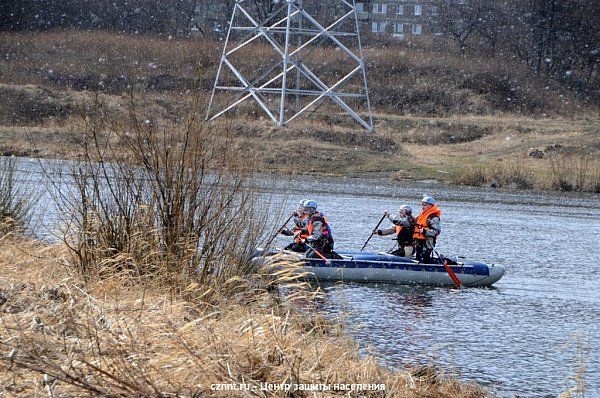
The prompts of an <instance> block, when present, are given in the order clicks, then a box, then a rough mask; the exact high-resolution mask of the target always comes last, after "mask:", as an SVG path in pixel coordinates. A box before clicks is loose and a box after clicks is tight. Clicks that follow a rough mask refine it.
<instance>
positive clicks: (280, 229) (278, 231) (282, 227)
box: [265, 213, 296, 252]
mask: <svg viewBox="0 0 600 398" xmlns="http://www.w3.org/2000/svg"><path fill="white" fill-rule="evenodd" d="M295 215H296V213H292V215H291V216H290V217H289V218H288V219H287V220H285V222H284V223H283V225H282V226H281V228H278V229H277V232H275V235H273V236H272V237H271V239H269V240H268V241H267V244H266V245H265V252H266V250H267V248H268V247H269V246H270V245H271V243H273V240H274V239H275V237H276V236H277V235H278V234H279V233H280V232H281V231H282V230H283V229H284V228H285V227H286V225H287V223H289V222H290V220H291V219H292V218H293V217H294V216H295Z"/></svg>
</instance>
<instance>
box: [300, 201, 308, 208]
mask: <svg viewBox="0 0 600 398" xmlns="http://www.w3.org/2000/svg"><path fill="white" fill-rule="evenodd" d="M306 202H308V199H302V200H301V201H300V202H298V207H304V204H305V203H306Z"/></svg>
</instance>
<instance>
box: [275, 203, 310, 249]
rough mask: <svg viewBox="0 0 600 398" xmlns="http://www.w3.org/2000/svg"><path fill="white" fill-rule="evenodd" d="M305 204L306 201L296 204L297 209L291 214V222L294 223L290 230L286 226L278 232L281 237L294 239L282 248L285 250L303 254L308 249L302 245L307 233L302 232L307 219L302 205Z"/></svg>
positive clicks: (304, 244)
mask: <svg viewBox="0 0 600 398" xmlns="http://www.w3.org/2000/svg"><path fill="white" fill-rule="evenodd" d="M306 202H307V200H306V199H303V200H301V201H300V203H298V208H297V209H296V210H294V211H293V212H292V216H293V219H292V220H293V222H294V226H293V227H292V229H289V228H288V227H287V226H286V227H284V228H282V229H281V231H279V232H280V233H281V234H282V235H285V236H293V237H294V240H293V241H292V243H290V244H289V245H287V246H286V247H285V248H284V249H285V250H291V251H295V252H299V253H305V252H306V251H307V250H308V249H309V247H308V246H307V245H306V243H304V240H305V239H306V238H308V233H307V232H305V231H304V228H305V227H306V223H305V220H306V217H307V216H306V214H304V203H306Z"/></svg>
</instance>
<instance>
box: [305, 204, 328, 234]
mask: <svg viewBox="0 0 600 398" xmlns="http://www.w3.org/2000/svg"><path fill="white" fill-rule="evenodd" d="M315 221H320V222H321V224H322V227H321V236H322V238H326V239H332V237H331V228H329V224H328V223H327V217H325V216H323V215H322V214H321V213H319V212H318V211H316V212H315V213H314V214H313V215H312V216H311V217H310V220H308V223H307V225H306V231H307V232H308V235H307V236H310V235H312V234H313V232H314V230H315V225H314V222H315Z"/></svg>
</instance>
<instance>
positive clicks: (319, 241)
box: [304, 200, 335, 258]
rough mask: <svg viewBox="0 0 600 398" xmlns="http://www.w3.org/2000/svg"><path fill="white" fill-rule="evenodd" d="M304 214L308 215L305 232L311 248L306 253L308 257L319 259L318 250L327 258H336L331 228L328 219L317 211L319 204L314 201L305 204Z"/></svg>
mask: <svg viewBox="0 0 600 398" xmlns="http://www.w3.org/2000/svg"><path fill="white" fill-rule="evenodd" d="M304 214H306V220H305V223H306V227H305V228H304V230H305V232H306V233H307V234H308V236H307V237H306V243H307V244H308V245H309V246H310V247H311V248H310V249H309V250H308V251H307V252H306V257H313V258H316V257H319V256H318V255H317V254H316V253H315V251H314V250H318V251H319V252H321V254H323V255H324V256H325V257H335V254H334V252H333V237H332V236H331V228H330V227H329V224H328V223H327V218H326V217H325V216H323V215H322V214H321V213H319V212H318V211H317V202H315V201H314V200H307V201H306V202H304ZM313 249H314V250H313Z"/></svg>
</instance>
